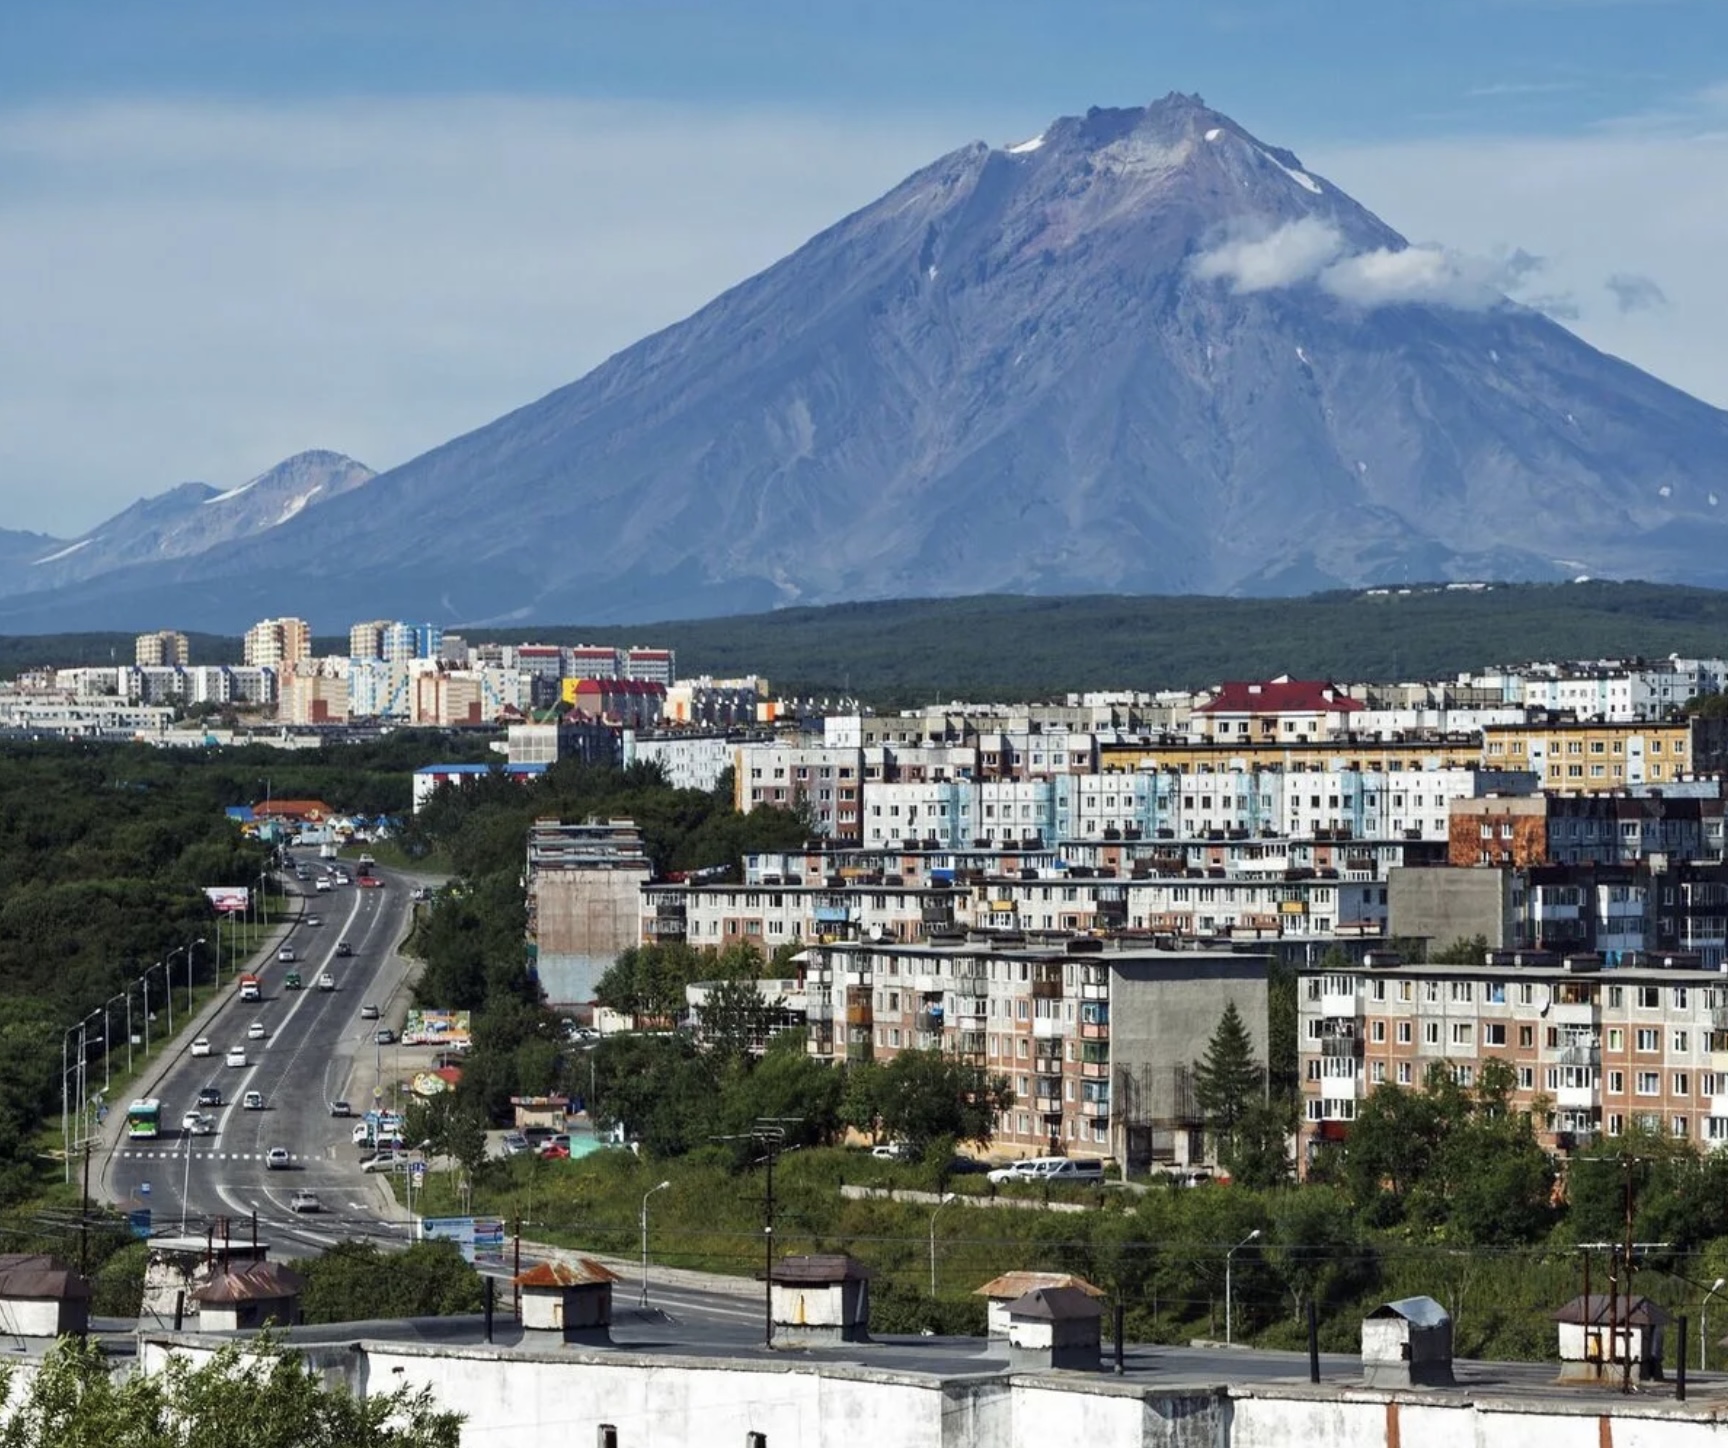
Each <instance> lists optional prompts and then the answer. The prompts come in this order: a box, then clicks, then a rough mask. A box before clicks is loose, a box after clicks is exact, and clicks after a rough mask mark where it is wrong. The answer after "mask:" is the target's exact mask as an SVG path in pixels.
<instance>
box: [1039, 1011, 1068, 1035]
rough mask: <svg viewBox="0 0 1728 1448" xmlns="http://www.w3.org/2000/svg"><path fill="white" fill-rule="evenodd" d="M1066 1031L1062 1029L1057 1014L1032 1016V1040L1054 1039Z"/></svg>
mask: <svg viewBox="0 0 1728 1448" xmlns="http://www.w3.org/2000/svg"><path fill="white" fill-rule="evenodd" d="M1066 1034H1067V1032H1066V1031H1064V1030H1063V1029H1062V1021H1061V1019H1060V1017H1057V1016H1034V1017H1033V1018H1032V1036H1033V1039H1034V1040H1038V1039H1043V1040H1046V1041H1052V1040H1056V1039H1058V1038H1060V1037H1062V1036H1064V1035H1066Z"/></svg>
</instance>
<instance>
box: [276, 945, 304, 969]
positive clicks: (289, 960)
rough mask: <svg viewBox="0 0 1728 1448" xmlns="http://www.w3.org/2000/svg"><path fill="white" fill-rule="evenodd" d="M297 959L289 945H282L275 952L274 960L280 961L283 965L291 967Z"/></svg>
mask: <svg viewBox="0 0 1728 1448" xmlns="http://www.w3.org/2000/svg"><path fill="white" fill-rule="evenodd" d="M298 958H299V957H298V956H296V955H295V954H294V947H293V946H291V945H284V946H283V947H282V948H281V949H280V950H278V951H277V952H276V959H278V960H279V961H281V962H282V964H284V965H292V964H294V962H295V961H296V960H297V959H298Z"/></svg>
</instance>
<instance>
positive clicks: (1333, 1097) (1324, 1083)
mask: <svg viewBox="0 0 1728 1448" xmlns="http://www.w3.org/2000/svg"><path fill="white" fill-rule="evenodd" d="M1320 1094H1321V1096H1323V1097H1325V1099H1326V1100H1328V1101H1359V1100H1360V1099H1361V1097H1362V1078H1361V1077H1360V1076H1322V1077H1321V1078H1320Z"/></svg>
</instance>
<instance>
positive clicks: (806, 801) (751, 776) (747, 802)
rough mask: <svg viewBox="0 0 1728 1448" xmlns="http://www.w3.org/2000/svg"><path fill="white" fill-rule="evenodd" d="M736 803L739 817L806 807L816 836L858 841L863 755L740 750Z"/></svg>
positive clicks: (791, 747) (770, 747) (802, 748)
mask: <svg viewBox="0 0 1728 1448" xmlns="http://www.w3.org/2000/svg"><path fill="white" fill-rule="evenodd" d="M732 769H733V779H732V792H733V804H734V807H735V808H736V809H737V810H738V811H739V813H740V814H748V813H749V812H750V811H751V810H754V809H762V808H764V807H767V808H773V809H797V808H800V807H802V808H804V809H806V810H808V811H809V814H810V818H811V821H812V827H813V829H814V830H815V832H816V833H818V834H821V835H825V836H827V837H829V838H831V839H846V838H851V839H855V838H857V835H858V825H859V813H858V811H859V795H860V793H861V791H862V788H863V770H864V757H863V753H862V751H860V750H857V749H830V748H827V747H826V746H824V745H797V744H778V743H776V744H749V745H740V746H739V747H738V748H736V749H735V750H734V751H733V756H732Z"/></svg>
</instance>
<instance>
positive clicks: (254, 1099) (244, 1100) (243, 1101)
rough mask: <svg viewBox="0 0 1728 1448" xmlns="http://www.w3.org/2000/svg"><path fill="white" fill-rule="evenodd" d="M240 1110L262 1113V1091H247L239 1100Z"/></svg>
mask: <svg viewBox="0 0 1728 1448" xmlns="http://www.w3.org/2000/svg"><path fill="white" fill-rule="evenodd" d="M240 1109H241V1110H242V1111H262V1110H263V1109H264V1093H263V1092H262V1091H248V1092H247V1093H246V1094H245V1095H244V1096H242V1097H241V1098H240Z"/></svg>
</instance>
